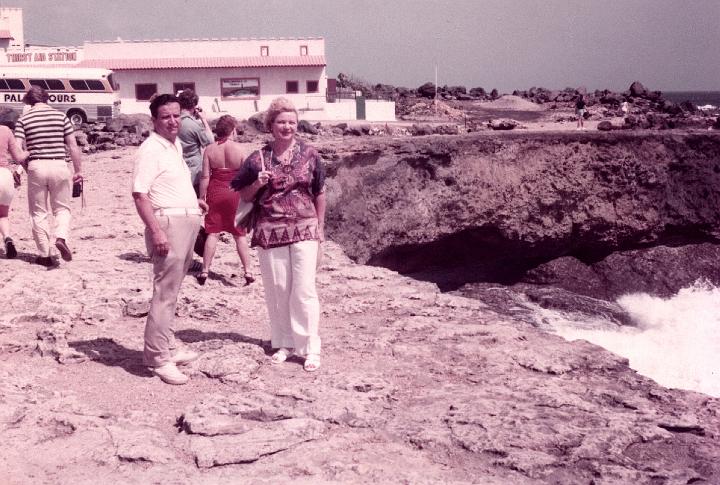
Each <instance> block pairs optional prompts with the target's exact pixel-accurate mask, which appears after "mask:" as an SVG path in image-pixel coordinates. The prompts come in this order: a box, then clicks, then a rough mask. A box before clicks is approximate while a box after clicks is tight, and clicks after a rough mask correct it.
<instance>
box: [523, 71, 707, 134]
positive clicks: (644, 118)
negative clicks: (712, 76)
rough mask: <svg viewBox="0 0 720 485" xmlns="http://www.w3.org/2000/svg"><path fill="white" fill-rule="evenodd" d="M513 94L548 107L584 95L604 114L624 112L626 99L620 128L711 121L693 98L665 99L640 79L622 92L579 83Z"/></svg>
mask: <svg viewBox="0 0 720 485" xmlns="http://www.w3.org/2000/svg"><path fill="white" fill-rule="evenodd" d="M513 94H514V95H516V96H520V97H523V98H525V99H528V100H530V101H532V102H534V103H537V104H551V106H550V107H551V109H552V108H557V107H558V106H559V105H561V104H563V103H566V104H567V103H574V102H575V100H577V98H578V97H579V96H583V98H584V100H585V104H586V105H587V106H588V107H593V106H595V107H596V108H598V109H597V110H596V111H598V110H599V112H600V113H601V114H602V115H603V116H606V117H614V116H624V115H625V113H623V111H622V109H621V106H622V103H624V102H628V103H629V105H630V111H631V113H630V114H629V115H628V116H625V125H624V126H623V128H626V129H632V128H642V129H672V128H707V127H710V126H711V125H712V123H713V120H712V118H711V116H710V114H708V113H705V112H703V111H702V110H699V109H698V108H697V107H696V106H695V105H694V104H693V103H692V102H690V101H684V102H682V103H674V102H672V101H670V100H668V99H665V98H664V97H663V95H662V92H660V91H650V90H648V89H647V88H646V87H645V86H644V85H643V84H642V83H641V82H639V81H635V82H633V83H632V84H631V85H630V87H629V88H628V89H627V90H626V91H623V92H621V93H618V92H613V91H610V90H607V89H604V90H595V91H593V92H589V91H587V89H585V88H582V87H580V88H565V89H564V90H562V91H557V90H555V91H553V90H550V89H546V88H542V87H532V88H530V89H529V90H527V91H513ZM614 128H616V127H615V126H613V125H611V124H610V123H609V122H608V123H606V124H605V125H603V126H598V129H599V130H601V131H609V130H611V129H614Z"/></svg>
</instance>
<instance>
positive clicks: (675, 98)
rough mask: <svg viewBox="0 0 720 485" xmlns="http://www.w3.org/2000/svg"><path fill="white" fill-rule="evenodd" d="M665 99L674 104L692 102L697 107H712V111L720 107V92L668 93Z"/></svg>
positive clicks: (664, 95)
mask: <svg viewBox="0 0 720 485" xmlns="http://www.w3.org/2000/svg"><path fill="white" fill-rule="evenodd" d="M663 97H664V98H665V99H667V100H670V101H672V102H674V103H682V102H683V101H692V102H693V104H694V105H695V106H712V107H713V108H710V109H717V108H718V107H719V106H720V91H667V92H663Z"/></svg>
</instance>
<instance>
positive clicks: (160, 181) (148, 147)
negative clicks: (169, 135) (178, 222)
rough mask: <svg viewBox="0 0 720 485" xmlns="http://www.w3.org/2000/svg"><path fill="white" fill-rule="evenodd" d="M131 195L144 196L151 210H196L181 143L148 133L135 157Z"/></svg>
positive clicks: (193, 192) (195, 201)
mask: <svg viewBox="0 0 720 485" xmlns="http://www.w3.org/2000/svg"><path fill="white" fill-rule="evenodd" d="M132 191H133V192H138V193H141V194H147V195H148V198H149V199H150V203H151V204H152V207H153V209H161V208H165V209H167V208H178V207H179V208H188V209H198V208H199V206H198V201H197V197H196V195H195V190H194V189H193V186H192V183H191V182H190V170H189V169H188V167H187V165H186V164H185V161H184V160H183V157H182V147H181V146H180V141H179V140H178V139H175V142H174V143H173V142H171V141H170V140H168V139H166V138H163V137H162V136H160V135H158V134H157V133H151V134H150V136H149V137H148V139H147V140H145V141H144V142H143V143H142V145H140V148H139V149H138V151H137V154H136V155H135V166H134V169H133V186H132Z"/></svg>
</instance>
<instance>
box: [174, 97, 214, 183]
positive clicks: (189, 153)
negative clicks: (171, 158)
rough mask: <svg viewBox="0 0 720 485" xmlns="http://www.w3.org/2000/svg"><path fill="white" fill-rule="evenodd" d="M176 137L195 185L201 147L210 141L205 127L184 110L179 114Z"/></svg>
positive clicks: (200, 164)
mask: <svg viewBox="0 0 720 485" xmlns="http://www.w3.org/2000/svg"><path fill="white" fill-rule="evenodd" d="M178 139H179V140H180V144H181V145H182V151H183V158H184V159H185V163H187V165H188V167H190V173H191V175H192V183H193V185H197V183H198V182H199V178H200V172H202V161H203V158H202V148H203V147H206V146H208V145H209V144H210V143H212V140H210V139H209V138H208V134H207V131H205V127H204V126H203V125H202V123H200V122H199V121H198V120H196V119H195V118H193V117H192V116H190V114H188V113H187V112H186V111H183V113H182V114H181V115H180V129H179V131H178Z"/></svg>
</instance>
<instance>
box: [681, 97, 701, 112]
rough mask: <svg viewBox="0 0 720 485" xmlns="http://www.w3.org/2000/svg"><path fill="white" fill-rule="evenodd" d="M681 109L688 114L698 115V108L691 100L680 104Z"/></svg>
mask: <svg viewBox="0 0 720 485" xmlns="http://www.w3.org/2000/svg"><path fill="white" fill-rule="evenodd" d="M680 108H681V109H682V110H683V111H686V112H688V113H696V112H697V111H698V109H697V106H695V103H693V102H692V101H690V100H685V101H683V102H682V103H680Z"/></svg>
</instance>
